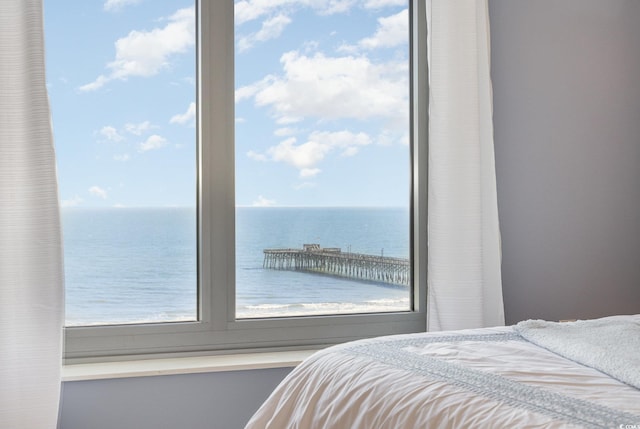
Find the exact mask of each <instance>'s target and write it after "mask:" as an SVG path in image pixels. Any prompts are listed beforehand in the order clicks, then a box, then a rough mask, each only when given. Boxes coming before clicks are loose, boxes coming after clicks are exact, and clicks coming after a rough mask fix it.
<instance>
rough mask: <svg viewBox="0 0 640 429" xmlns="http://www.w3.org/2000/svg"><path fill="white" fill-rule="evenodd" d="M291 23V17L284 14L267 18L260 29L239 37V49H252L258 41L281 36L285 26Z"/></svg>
mask: <svg viewBox="0 0 640 429" xmlns="http://www.w3.org/2000/svg"><path fill="white" fill-rule="evenodd" d="M290 23H291V19H290V18H289V17H288V16H286V15H283V14H280V15H277V16H274V17H273V18H269V19H267V20H266V21H264V22H263V23H262V28H260V30H258V31H257V32H255V33H252V34H250V35H248V36H244V37H240V38H239V39H238V51H239V52H244V51H246V50H249V49H251V48H252V47H253V46H254V45H255V44H256V43H260V42H266V41H267V40H271V39H276V38H278V37H280V35H281V34H282V32H283V31H284V29H285V27H286V26H287V25H289V24H290Z"/></svg>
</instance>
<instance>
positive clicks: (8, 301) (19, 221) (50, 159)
mask: <svg viewBox="0 0 640 429" xmlns="http://www.w3.org/2000/svg"><path fill="white" fill-rule="evenodd" d="M48 103H49V102H48V98H47V89H46V83H45V73H44V41H43V21H42V0H1V1H0V427H2V428H16V429H17V428H24V429H35V428H48V429H50V428H55V427H56V424H57V420H58V405H59V399H60V370H61V364H62V326H63V320H64V315H63V299H64V294H63V271H62V254H61V237H60V236H61V233H60V215H59V208H58V195H57V192H58V191H57V179H56V169H55V156H54V150H53V141H52V133H51V122H50V116H49V104H48Z"/></svg>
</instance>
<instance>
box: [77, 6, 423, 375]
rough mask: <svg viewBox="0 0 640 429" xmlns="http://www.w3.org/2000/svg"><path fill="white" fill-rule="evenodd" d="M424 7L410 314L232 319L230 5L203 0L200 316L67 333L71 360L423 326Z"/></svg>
mask: <svg viewBox="0 0 640 429" xmlns="http://www.w3.org/2000/svg"><path fill="white" fill-rule="evenodd" d="M424 8H425V5H424V1H420V0H409V9H410V28H411V29H412V30H411V32H410V34H411V43H410V50H411V58H410V70H411V79H410V82H411V84H410V85H411V101H410V103H411V141H412V142H411V145H410V147H411V152H412V163H411V164H412V165H411V169H412V183H411V202H412V207H411V253H412V255H411V256H412V261H413V271H412V273H413V295H412V306H413V308H412V310H411V311H407V312H395V313H375V314H350V315H328V316H305V317H289V318H273V319H243V320H235V318H234V312H235V188H234V127H235V117H234V109H235V105H234V103H235V101H234V99H235V97H234V92H235V89H234V66H233V59H234V48H235V45H234V2H233V0H198V1H197V13H196V15H197V23H198V25H197V27H198V29H199V31H198V43H197V46H198V49H197V52H198V61H197V62H198V72H199V73H198V74H199V87H198V103H197V104H198V121H197V122H198V141H199V156H198V159H199V160H198V164H199V165H198V195H199V208H198V220H199V237H198V247H199V249H198V250H199V256H198V271H199V273H198V282H199V286H198V287H199V300H198V311H199V320H198V321H196V322H176V323H158V324H134V325H114V326H84V327H68V328H66V347H65V358H66V363H77V362H92V361H109V360H123V359H132V358H136V357H145V358H148V357H168V356H175V355H180V356H182V355H197V354H211V353H237V352H253V351H258V350H260V351H271V350H291V349H301V348H313V347H318V346H324V345H330V344H336V343H340V342H345V341H349V340H354V339H358V338H365V337H373V336H380V335H391V334H398V333H410V332H422V331H425V329H426V304H427V302H426V301H427V300H426V291H427V289H426V283H427V278H426V274H427V147H428V146H427V121H428V116H427V98H428V85H427V61H426V53H427V50H426V40H427V37H426V21H425V18H424V17H425V10H424Z"/></svg>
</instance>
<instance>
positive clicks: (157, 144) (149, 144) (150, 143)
mask: <svg viewBox="0 0 640 429" xmlns="http://www.w3.org/2000/svg"><path fill="white" fill-rule="evenodd" d="M167 143H168V142H167V139H165V138H164V137H162V136H159V135H157V134H153V135H151V136H149V138H148V139H147V140H146V141H144V142H142V143H140V146H139V149H138V150H139V151H140V152H147V151H149V150H155V149H160V148H161V147H164V146H166V145H167Z"/></svg>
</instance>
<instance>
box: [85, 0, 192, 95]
mask: <svg viewBox="0 0 640 429" xmlns="http://www.w3.org/2000/svg"><path fill="white" fill-rule="evenodd" d="M168 21H169V23H168V24H167V25H166V26H164V27H162V28H154V29H153V30H150V31H136V30H134V31H131V32H130V33H129V34H128V35H127V36H126V37H123V38H121V39H118V40H117V41H116V42H115V48H116V57H115V59H114V60H113V61H111V62H110V63H108V64H107V68H108V69H109V70H110V73H109V74H107V75H100V76H98V77H97V78H96V80H95V81H93V82H91V83H88V84H86V85H83V86H81V87H80V90H81V91H95V90H96V89H99V88H101V87H102V86H104V85H105V84H107V83H108V82H110V81H112V80H115V79H118V80H127V79H128V78H129V77H132V76H138V77H149V76H154V75H156V74H158V73H159V72H160V71H161V70H163V69H165V68H167V67H169V65H170V59H171V57H172V56H174V55H176V54H180V53H184V52H186V51H187V50H188V49H189V48H190V47H192V46H193V45H194V44H195V8H194V7H193V6H192V7H189V8H185V9H180V10H178V11H177V12H176V13H174V14H173V15H171V16H170V17H169V18H168Z"/></svg>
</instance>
